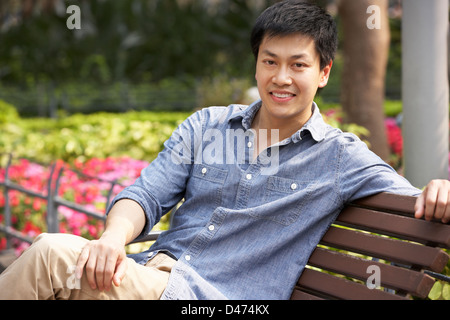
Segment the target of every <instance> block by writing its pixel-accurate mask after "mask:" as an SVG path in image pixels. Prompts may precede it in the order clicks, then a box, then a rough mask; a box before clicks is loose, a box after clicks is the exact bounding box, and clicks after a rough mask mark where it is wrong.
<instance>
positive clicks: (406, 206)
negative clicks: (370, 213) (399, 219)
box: [350, 192, 417, 215]
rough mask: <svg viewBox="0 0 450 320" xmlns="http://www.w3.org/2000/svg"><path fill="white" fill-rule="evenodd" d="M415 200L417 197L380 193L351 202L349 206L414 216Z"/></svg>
mask: <svg viewBox="0 0 450 320" xmlns="http://www.w3.org/2000/svg"><path fill="white" fill-rule="evenodd" d="M416 199H417V197H411V196H403V195H398V194H393V193H387V192H382V193H379V194H376V195H373V196H370V197H366V198H362V199H359V200H356V201H353V202H352V203H351V204H350V205H357V206H362V207H366V208H373V209H377V210H381V211H391V212H401V213H403V214H408V215H414V205H415V203H416Z"/></svg>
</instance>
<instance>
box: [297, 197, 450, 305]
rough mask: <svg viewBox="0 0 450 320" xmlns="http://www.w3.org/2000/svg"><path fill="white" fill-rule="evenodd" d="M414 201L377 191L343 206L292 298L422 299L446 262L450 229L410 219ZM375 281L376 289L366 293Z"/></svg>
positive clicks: (412, 217) (411, 198)
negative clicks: (377, 285) (377, 283)
mask: <svg viewBox="0 0 450 320" xmlns="http://www.w3.org/2000/svg"><path fill="white" fill-rule="evenodd" d="M415 201H416V198H415V197H408V196H399V195H394V194H388V193H381V194H378V195H375V196H371V197H368V198H365V199H361V200H358V201H356V202H354V203H351V204H350V205H348V206H346V207H345V208H344V209H343V210H342V212H341V213H340V215H339V217H338V219H337V221H336V223H335V224H334V225H333V226H331V227H330V229H329V230H328V231H327V233H326V234H325V235H324V237H323V238H322V240H321V242H320V244H319V245H318V247H317V249H316V250H315V251H314V252H313V254H312V255H311V257H310V259H309V261H308V267H307V268H306V269H305V270H304V272H303V274H302V275H301V277H300V278H299V280H298V282H297V285H296V287H295V290H294V292H293V293H292V297H291V299H292V300H304V299H352V300H353V299H358V300H362V299H376V300H378V299H382V300H385V299H411V298H422V299H423V298H426V297H427V296H428V294H429V292H430V290H431V288H432V287H433V284H434V282H435V279H434V277H436V276H437V277H439V276H440V275H439V273H441V272H442V271H443V270H444V268H445V266H446V264H447V262H448V260H449V255H448V254H447V253H446V252H445V251H444V250H442V248H445V249H448V248H450V225H448V224H442V223H440V222H433V221H425V220H423V219H420V220H419V219H415V218H414V203H415ZM335 249H339V251H336V250H335ZM341 250H346V251H347V252H342V251H341ZM373 258H374V259H373ZM374 266H375V267H374ZM430 275H433V276H434V277H432V276H430ZM376 277H378V280H379V284H380V286H381V288H376V289H370V288H369V286H371V285H373V284H374V282H375V283H376V280H375V279H376ZM444 278H445V277H444ZM368 280H371V281H369V282H368ZM368 284H369V286H368Z"/></svg>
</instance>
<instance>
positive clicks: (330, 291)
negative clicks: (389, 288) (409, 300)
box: [292, 269, 406, 300]
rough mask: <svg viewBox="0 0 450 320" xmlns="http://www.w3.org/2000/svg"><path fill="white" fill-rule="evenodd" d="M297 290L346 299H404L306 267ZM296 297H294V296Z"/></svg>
mask: <svg viewBox="0 0 450 320" xmlns="http://www.w3.org/2000/svg"><path fill="white" fill-rule="evenodd" d="M297 285H298V287H299V288H298V289H297V290H305V291H306V292H308V293H310V294H314V293H317V295H319V296H321V295H323V296H325V297H331V298H334V299H344V300H404V299H406V298H405V297H401V296H398V295H395V294H391V293H388V292H385V291H381V290H371V289H369V288H367V287H366V286H365V285H362V284H360V283H356V282H352V281H350V280H347V279H343V278H338V277H335V276H332V275H330V274H326V273H323V272H320V271H315V270H311V269H305V270H304V271H303V274H302V276H301V277H300V279H299V281H298V283H297ZM292 299H294V298H292Z"/></svg>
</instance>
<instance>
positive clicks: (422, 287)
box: [308, 248, 434, 298]
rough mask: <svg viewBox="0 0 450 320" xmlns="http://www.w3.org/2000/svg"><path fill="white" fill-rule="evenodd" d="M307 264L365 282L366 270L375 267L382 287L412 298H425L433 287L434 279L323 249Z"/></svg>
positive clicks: (411, 271)
mask: <svg viewBox="0 0 450 320" xmlns="http://www.w3.org/2000/svg"><path fill="white" fill-rule="evenodd" d="M308 264H309V265H311V266H314V267H317V268H321V269H325V270H328V271H331V272H335V273H339V274H342V275H346V276H349V277H352V278H355V279H358V280H362V281H364V282H365V281H367V279H368V278H369V276H370V275H371V273H367V268H368V267H369V266H371V265H376V266H378V267H379V268H380V275H381V276H380V281H381V286H382V287H387V288H390V289H394V290H402V291H406V292H410V293H411V294H412V295H413V296H416V297H419V298H426V297H427V296H428V293H429V291H430V290H431V288H432V287H433V284H434V279H433V278H431V277H430V276H428V275H426V274H424V273H421V272H417V271H414V270H410V269H405V268H402V267H398V266H393V265H389V264H384V263H380V262H376V261H372V260H366V259H362V258H358V257H355V256H350V255H347V254H344V253H341V252H336V251H332V250H328V249H324V248H316V250H315V251H314V252H313V254H312V255H311V257H310V258H309V261H308Z"/></svg>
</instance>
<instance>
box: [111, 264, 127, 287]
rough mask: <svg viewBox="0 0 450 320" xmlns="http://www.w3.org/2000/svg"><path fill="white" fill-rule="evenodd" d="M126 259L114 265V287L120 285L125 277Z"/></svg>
mask: <svg viewBox="0 0 450 320" xmlns="http://www.w3.org/2000/svg"><path fill="white" fill-rule="evenodd" d="M127 266H128V265H127V259H126V258H125V259H123V260H121V261H120V262H119V263H118V264H117V267H116V273H115V274H114V277H113V283H114V285H115V286H116V287H118V286H120V284H121V283H122V280H123V278H124V277H125V272H126V270H127Z"/></svg>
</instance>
